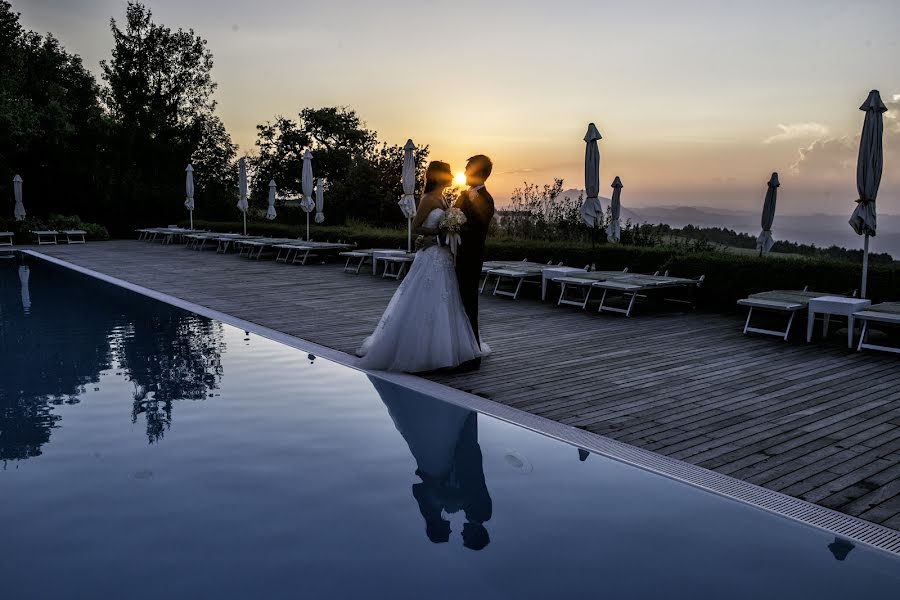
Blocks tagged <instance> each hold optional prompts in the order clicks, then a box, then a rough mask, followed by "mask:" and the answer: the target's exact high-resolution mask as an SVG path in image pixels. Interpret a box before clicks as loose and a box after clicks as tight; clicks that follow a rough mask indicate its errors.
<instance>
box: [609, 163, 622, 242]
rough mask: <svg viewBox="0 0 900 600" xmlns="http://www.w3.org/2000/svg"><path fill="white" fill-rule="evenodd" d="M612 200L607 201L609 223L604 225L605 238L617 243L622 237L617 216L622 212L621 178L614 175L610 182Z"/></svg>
mask: <svg viewBox="0 0 900 600" xmlns="http://www.w3.org/2000/svg"><path fill="white" fill-rule="evenodd" d="M612 189H613V193H612V200H611V201H610V203H609V212H610V215H609V225H607V226H606V239H607V240H609V241H610V242H613V243H618V241H619V239H620V238H621V237H622V226H621V225H620V224H619V216H620V215H621V213H622V180H621V179H619V176H618V175H616V178H615V179H613V182H612Z"/></svg>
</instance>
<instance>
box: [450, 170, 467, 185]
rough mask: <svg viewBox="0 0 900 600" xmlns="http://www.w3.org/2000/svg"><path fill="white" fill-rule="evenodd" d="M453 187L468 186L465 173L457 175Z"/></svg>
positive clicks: (454, 177)
mask: <svg viewBox="0 0 900 600" xmlns="http://www.w3.org/2000/svg"><path fill="white" fill-rule="evenodd" d="M453 185H466V174H465V173H462V172H460V173H457V174H456V175H454V176H453Z"/></svg>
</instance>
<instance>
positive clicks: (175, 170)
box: [101, 2, 235, 231]
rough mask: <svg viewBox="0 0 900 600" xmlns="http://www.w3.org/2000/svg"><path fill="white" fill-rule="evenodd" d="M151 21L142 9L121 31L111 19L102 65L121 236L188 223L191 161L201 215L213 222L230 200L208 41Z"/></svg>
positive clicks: (131, 6) (230, 151)
mask: <svg viewBox="0 0 900 600" xmlns="http://www.w3.org/2000/svg"><path fill="white" fill-rule="evenodd" d="M152 17H153V15H152V13H151V11H150V10H149V9H148V8H147V7H145V6H144V5H143V4H140V3H138V2H129V3H128V5H127V9H126V19H125V24H124V27H123V28H120V27H119V25H118V24H117V22H116V20H115V19H110V29H111V30H112V34H113V41H114V47H113V50H112V58H111V59H110V60H109V61H102V62H101V68H102V71H103V80H104V82H105V84H106V85H105V87H104V88H103V90H102V98H103V103H104V105H105V107H106V110H107V112H108V114H109V116H110V117H111V119H112V121H113V123H114V126H113V134H112V136H111V141H110V147H111V150H112V152H111V156H110V162H111V166H112V169H113V173H112V174H111V179H112V181H113V186H112V187H113V189H114V190H115V196H114V198H115V203H114V205H113V206H111V207H110V208H111V209H112V210H111V211H110V213H112V214H114V215H115V217H116V219H115V223H114V224H113V226H114V228H115V229H118V230H119V231H123V230H125V229H128V228H131V227H133V226H134V225H136V224H139V223H148V222H160V221H162V222H167V223H168V222H174V221H176V220H178V219H180V218H183V217H184V208H183V206H182V204H181V202H180V200H181V199H183V197H184V168H185V166H186V165H187V163H188V162H190V161H191V160H192V159H195V160H196V161H197V162H198V164H197V165H194V166H195V175H196V177H197V180H198V186H197V214H198V215H199V216H201V217H203V216H207V217H209V216H214V215H215V211H216V208H217V207H221V206H223V205H224V204H225V201H226V200H227V197H226V196H227V195H228V193H229V192H228V181H229V176H228V173H229V172H230V170H232V167H233V164H232V163H233V160H234V156H235V146H234V144H233V143H232V142H231V138H230V136H229V135H228V133H227V132H226V131H225V128H224V126H223V125H222V123H221V121H219V119H218V118H217V117H216V116H215V114H214V111H215V107H216V102H215V100H214V99H213V93H214V92H215V89H216V83H215V82H214V81H213V79H212V67H213V58H212V53H211V52H210V51H209V49H207V47H206V40H204V39H203V38H201V37H200V36H198V35H196V34H195V33H194V31H193V30H192V29H189V30H188V31H184V30H182V29H178V30H176V31H173V30H172V29H170V28H168V27H165V26H164V25H160V24H157V23H155V22H154V21H153V18H152ZM233 189H234V188H233V187H232V188H231V190H233ZM207 194H215V196H213V197H207Z"/></svg>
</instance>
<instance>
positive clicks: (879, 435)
mask: <svg viewBox="0 0 900 600" xmlns="http://www.w3.org/2000/svg"><path fill="white" fill-rule="evenodd" d="M40 250H41V252H45V253H47V254H50V255H53V256H57V257H59V258H62V259H64V260H68V261H70V262H73V263H76V264H79V265H82V266H84V267H87V268H90V269H94V270H97V271H101V272H103V273H106V274H109V275H112V276H115V277H118V278H120V279H124V280H126V281H131V282H134V283H137V284H139V285H142V286H145V287H149V288H152V289H155V290H158V291H160V292H164V293H166V294H170V295H173V296H176V297H179V298H182V299H184V300H188V301H191V302H195V303H197V304H201V305H204V306H207V307H209V308H212V309H215V310H219V311H222V312H225V313H228V314H231V315H234V316H236V317H239V318H242V319H246V320H248V321H253V322H256V323H259V324H261V325H265V326H267V327H270V328H272V329H276V330H279V331H283V332H285V333H288V334H291V335H295V336H298V337H301V338H304V339H308V340H311V341H313V342H317V343H319V344H322V345H325V346H329V347H331V348H334V349H336V350H341V351H344V352H348V353H352V352H353V351H354V350H355V349H356V348H357V347H358V345H359V344H360V342H361V341H362V339H363V338H364V337H365V336H366V335H368V334H369V333H370V332H371V331H372V329H373V327H374V326H375V325H376V323H377V321H378V318H379V317H380V315H381V312H382V311H383V309H384V307H385V306H386V304H387V302H388V300H389V299H390V297H391V295H392V294H393V292H394V290H395V288H396V283H395V282H394V281H390V280H383V279H379V278H374V277H372V276H371V275H363V274H361V275H351V274H344V273H342V272H341V268H340V267H341V265H338V264H337V263H330V264H328V265H312V266H299V265H285V264H280V263H275V262H273V261H265V260H264V261H260V262H256V261H250V260H247V259H243V258H238V257H236V256H233V255H229V256H222V255H217V254H215V253H214V252H202V253H201V252H193V251H189V250H185V249H184V248H182V247H180V246H160V245H151V244H148V243H145V242H137V241H117V242H106V243H89V244H87V245H85V246H73V247H67V246H57V247H47V246H44V247H41V249H40ZM481 322H482V332H483V335H484V337H485V339H486V340H487V341H488V342H489V343H490V345H491V346H492V348H493V351H494V354H493V355H492V356H490V357H489V358H488V359H487V360H486V361H485V363H484V365H483V367H482V369H481V371H480V372H477V373H469V374H463V375H436V376H433V377H432V379H434V380H436V381H439V382H441V383H445V384H447V385H450V386H453V387H455V388H458V389H461V390H465V391H469V392H472V393H475V394H478V395H481V396H484V397H488V398H491V399H493V400H495V401H497V402H501V403H504V404H508V405H510V406H514V407H517V408H520V409H523V410H526V411H530V412H532V413H535V414H538V415H541V416H544V417H548V418H551V419H555V420H557V421H560V422H562V423H566V424H569V425H573V426H577V427H581V428H584V429H587V430H589V431H592V432H595V433H599V434H602V435H606V436H609V437H611V438H615V439H617V440H621V441H624V442H628V443H630V444H633V445H635V446H639V447H642V448H646V449H649V450H653V451H656V452H659V453H661V454H665V455H668V456H672V457H676V458H679V459H682V460H684V461H687V462H690V463H694V464H698V465H701V466H703V467H706V468H709V469H713V470H716V471H719V472H722V473H727V474H729V475H732V476H734V477H737V478H740V479H743V480H745V481H749V482H752V483H755V484H758V485H761V486H764V487H767V488H771V489H774V490H778V491H781V492H783V493H786V494H790V495H793V496H796V497H799V498H803V499H806V500H809V501H811V502H815V503H818V504H821V505H824V506H827V507H830V508H834V509H836V510H839V511H842V512H846V513H849V514H852V515H855V516H859V517H861V518H863V519H866V520H869V521H873V522H876V523H881V524H883V525H885V526H888V527H892V528H894V529H897V530H900V357H898V356H895V355H886V354H877V353H871V352H867V353H862V354H861V353H858V352H851V351H848V350H847V349H846V347H841V345H840V344H839V343H838V342H837V341H835V342H827V343H826V342H820V343H815V344H809V345H807V344H803V343H800V342H791V343H784V342H781V341H780V340H777V339H775V338H770V337H744V336H742V335H741V325H742V320H741V318H740V317H739V316H737V315H736V316H732V317H727V316H721V315H712V314H701V313H694V312H686V313H677V314H675V313H664V314H656V315H651V314H640V313H639V314H638V316H636V317H634V318H631V319H625V318H623V317H622V316H620V315H616V316H607V315H598V314H596V313H594V312H589V313H586V312H583V311H581V310H579V309H577V308H572V307H565V308H563V307H557V306H555V305H554V304H553V303H550V302H548V303H546V304H541V303H540V302H538V301H537V300H536V299H534V298H533V297H532V298H526V299H522V300H519V301H517V302H516V301H512V300H511V299H509V298H502V299H501V298H494V297H490V296H488V295H484V296H482V308H481ZM844 339H846V338H844Z"/></svg>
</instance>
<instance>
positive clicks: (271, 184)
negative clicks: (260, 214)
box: [266, 179, 278, 221]
mask: <svg viewBox="0 0 900 600" xmlns="http://www.w3.org/2000/svg"><path fill="white" fill-rule="evenodd" d="M277 216H278V213H277V212H275V180H274V179H270V180H269V208H268V209H266V218H267V219H268V220H270V221H271V220H273V219H274V218H275V217H277Z"/></svg>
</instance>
